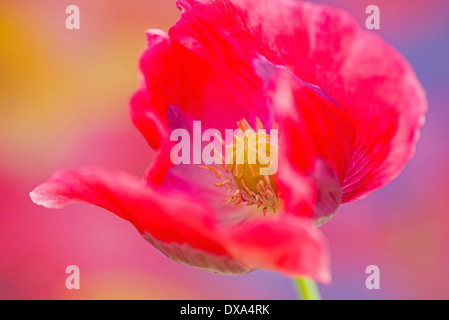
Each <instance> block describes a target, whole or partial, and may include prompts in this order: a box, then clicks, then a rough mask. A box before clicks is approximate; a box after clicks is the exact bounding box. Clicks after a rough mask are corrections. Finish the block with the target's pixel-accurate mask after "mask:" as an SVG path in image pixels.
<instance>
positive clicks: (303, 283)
mask: <svg viewBox="0 0 449 320" xmlns="http://www.w3.org/2000/svg"><path fill="white" fill-rule="evenodd" d="M293 282H294V284H295V288H296V292H297V294H298V297H300V298H302V300H321V295H320V291H319V290H318V286H317V285H316V283H315V281H313V280H311V279H309V278H296V279H293Z"/></svg>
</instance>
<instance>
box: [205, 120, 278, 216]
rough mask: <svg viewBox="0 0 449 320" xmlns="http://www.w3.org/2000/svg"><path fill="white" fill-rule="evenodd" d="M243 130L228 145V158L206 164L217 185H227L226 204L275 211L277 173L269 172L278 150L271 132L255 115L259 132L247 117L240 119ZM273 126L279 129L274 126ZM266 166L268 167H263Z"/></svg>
mask: <svg viewBox="0 0 449 320" xmlns="http://www.w3.org/2000/svg"><path fill="white" fill-rule="evenodd" d="M237 127H238V129H240V130H239V131H238V133H237V134H235V135H234V138H233V143H232V144H230V145H227V146H226V145H225V143H224V142H223V141H222V143H223V145H225V155H226V157H221V161H220V162H221V164H220V165H217V164H215V165H214V166H205V167H202V168H204V169H207V170H210V171H211V172H213V173H214V174H215V176H216V178H217V179H219V180H220V182H217V183H215V184H214V185H215V186H217V187H227V188H228V190H227V193H226V197H225V199H224V200H223V201H224V202H225V203H226V205H229V204H234V206H238V205H241V204H245V205H247V206H257V207H258V208H261V209H262V212H263V213H264V214H267V212H268V210H269V209H270V210H272V211H273V213H275V212H276V207H277V203H278V194H277V187H276V179H275V175H274V174H267V173H269V172H270V171H269V169H270V167H271V166H272V162H270V160H271V159H273V158H275V159H276V161H277V152H278V149H277V147H276V146H275V144H274V143H273V142H272V141H271V140H270V135H269V134H267V133H266V132H265V131H264V130H263V125H262V122H261V121H260V119H259V118H256V131H255V130H254V129H253V128H252V127H251V126H250V125H249V123H248V121H246V119H242V120H241V121H238V122H237ZM273 129H277V126H276V125H274V126H273ZM264 169H265V170H264Z"/></svg>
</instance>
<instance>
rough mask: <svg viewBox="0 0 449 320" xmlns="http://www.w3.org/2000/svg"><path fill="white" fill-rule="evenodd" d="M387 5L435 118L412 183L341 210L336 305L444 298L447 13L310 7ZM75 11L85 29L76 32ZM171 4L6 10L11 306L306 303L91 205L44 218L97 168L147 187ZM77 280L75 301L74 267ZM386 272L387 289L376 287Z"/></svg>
mask: <svg viewBox="0 0 449 320" xmlns="http://www.w3.org/2000/svg"><path fill="white" fill-rule="evenodd" d="M315 2H319V3H329V4H332V5H334V6H337V7H340V8H343V9H346V10H348V11H350V12H351V13H352V14H353V15H354V16H355V17H356V18H357V20H358V21H359V23H360V25H361V26H363V25H364V21H365V19H366V16H367V15H366V14H365V8H366V7H367V6H368V5H370V4H377V5H378V6H379V7H380V9H381V30H379V31H376V32H378V33H379V34H380V35H382V36H383V37H384V38H385V39H386V40H387V41H388V42H389V43H391V44H392V45H393V46H395V47H396V48H397V49H398V50H399V51H400V52H401V53H402V54H403V55H404V56H405V57H406V58H407V59H408V60H409V61H410V63H411V64H412V65H413V67H414V68H415V70H416V72H417V74H418V77H419V78H420V80H421V82H422V84H423V86H424V87H425V89H426V90H427V93H428V97H429V102H430V111H429V113H428V117H427V124H426V126H425V127H424V129H423V130H422V138H421V140H420V142H419V144H418V148H417V154H416V156H415V158H414V159H413V160H412V161H410V162H409V163H408V164H407V166H406V168H405V170H404V172H403V173H402V175H401V176H400V177H399V178H398V179H397V180H395V181H394V182H393V183H391V184H390V185H388V186H386V187H384V188H383V189H381V190H378V191H376V192H375V193H374V194H372V195H371V196H370V197H369V198H367V199H365V200H361V201H358V202H355V203H351V204H347V205H344V206H342V207H341V208H340V210H339V211H338V212H337V214H336V216H335V217H334V218H333V219H332V220H331V221H330V222H329V223H328V224H326V225H325V226H324V227H323V228H322V231H323V232H324V233H325V234H326V236H327V238H328V240H329V242H330V247H331V255H332V271H333V282H332V284H331V285H329V286H320V288H321V291H322V295H323V298H325V299H432V298H434V299H449V276H448V275H447V272H448V267H449V237H448V234H449V232H448V231H449V196H448V195H449V194H448V192H449V191H448V190H449V166H448V164H447V159H448V158H449V148H448V137H449V126H448V125H447V121H448V119H449V109H448V106H447V101H449V90H448V89H449V37H448V36H447V32H448V30H449V19H448V17H449V3H447V1H444V0H439V1H438V0H430V1H410V0H408V1H406V0H395V1H389V0H382V1H380V0H376V1H360V0H352V1H349V0H348V1H343V0H339V1H335V0H334V1H330V0H329V1H315ZM71 4H75V5H78V6H79V8H80V10H81V29H80V30H67V29H66V28H65V19H66V17H67V14H66V13H65V8H66V7H67V6H68V5H71ZM178 16H179V11H178V9H177V8H176V6H175V1H174V0H170V1H160V0H127V1H124V0H122V1H106V0H96V1H87V0H74V1H70V2H69V1H62V0H40V1H29V0H27V1H25V0H15V1H12V0H10V1H8V0H6V1H2V2H1V3H0V40H1V44H2V48H1V51H0V75H1V77H0V195H1V196H0V197H1V198H0V215H1V220H0V299H110V298H112V299H116V298H123V299H295V298H296V295H295V292H294V289H293V286H292V285H291V282H290V280H289V279H287V278H285V277H283V276H281V275H277V274H274V273H269V272H265V271H256V272H253V273H251V274H248V275H244V276H239V277H229V276H219V275H214V274H210V273H206V272H203V271H199V270H196V269H193V268H191V267H188V266H184V265H181V264H177V263H174V262H172V261H171V260H168V259H167V258H166V257H165V256H163V255H162V254H161V253H160V252H159V251H157V250H156V249H154V248H153V247H152V246H150V245H148V244H147V243H146V242H145V241H144V240H143V239H142V238H141V236H140V235H139V234H138V233H137V232H136V230H135V229H134V228H133V227H132V226H131V225H130V224H128V223H126V222H124V221H122V220H120V219H119V218H117V217H116V216H114V215H112V214H110V213H108V212H106V211H104V210H102V209H98V208H95V207H91V206H86V205H72V206H69V207H67V208H65V209H63V210H58V211H54V210H48V209H44V208H41V207H38V206H36V205H34V204H33V203H32V202H31V200H30V199H29V197H28V193H29V192H30V191H31V190H32V189H33V188H34V187H35V186H36V185H38V184H39V183H41V182H43V181H44V180H45V179H47V178H48V177H49V176H50V175H51V173H52V172H53V171H54V170H56V169H57V168H61V167H63V168H73V169H75V168H80V167H84V166H89V165H98V166H102V167H106V168H108V169H114V170H123V171H128V172H131V173H134V174H136V175H141V174H142V173H143V171H144V169H145V167H146V166H147V165H148V163H149V162H150V161H151V159H152V157H153V153H152V151H151V150H150V149H149V148H148V147H147V145H146V143H145V141H144V139H143V138H142V137H141V136H140V134H139V133H138V132H137V130H135V129H134V128H133V126H132V125H131V123H130V121H129V119H128V100H129V97H130V95H131V93H132V92H133V91H134V90H135V89H136V88H137V85H138V81H137V79H138V78H137V68H136V65H137V58H138V55H139V53H140V52H141V51H142V49H143V47H144V45H145V40H144V31H145V30H146V29H148V28H160V29H163V30H166V31H167V30H168V28H169V27H170V26H171V25H172V24H173V23H174V22H175V21H176V20H177V18H178ZM72 264H75V265H77V266H79V268H80V271H81V289H80V290H67V289H66V287H65V280H66V277H67V275H66V274H65V268H66V267H67V266H68V265H72ZM372 264H374V265H378V266H379V267H380V270H381V289H380V290H375V291H369V290H367V289H366V287H365V279H366V277H367V275H366V274H365V269H366V267H367V266H368V265H372Z"/></svg>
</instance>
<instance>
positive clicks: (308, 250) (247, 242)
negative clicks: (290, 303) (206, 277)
mask: <svg viewBox="0 0 449 320" xmlns="http://www.w3.org/2000/svg"><path fill="white" fill-rule="evenodd" d="M225 232H226V235H227V241H226V243H227V247H228V249H229V250H230V252H231V253H232V254H233V255H234V256H236V257H238V261H240V262H241V263H243V264H247V265H251V266H256V267H258V268H263V269H266V270H271V271H276V272H280V273H282V274H285V275H287V276H290V277H300V276H307V277H311V278H313V279H315V280H317V281H320V282H323V283H329V282H330V271H329V270H330V268H329V261H328V252H327V245H326V241H325V240H324V238H323V236H322V235H321V232H320V231H319V230H318V229H316V228H314V227H313V226H312V225H311V222H310V220H309V219H301V218H297V217H293V216H292V215H286V214H282V217H281V218H280V219H259V220H257V222H254V223H252V224H249V225H246V226H245V228H230V229H228V230H226V231H225Z"/></svg>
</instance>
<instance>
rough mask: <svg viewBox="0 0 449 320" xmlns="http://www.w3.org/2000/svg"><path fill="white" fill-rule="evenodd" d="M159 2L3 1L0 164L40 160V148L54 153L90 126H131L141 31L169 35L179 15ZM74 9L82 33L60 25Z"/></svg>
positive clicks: (169, 5)
mask: <svg viewBox="0 0 449 320" xmlns="http://www.w3.org/2000/svg"><path fill="white" fill-rule="evenodd" d="M161 2H162V1H155V0H151V1H150V0H147V1H145V0H138V1H136V0H132V1H87V0H83V1H74V2H66V1H57V0H42V1H24V0H21V1H2V2H1V3H0V26H1V27H0V43H1V44H2V47H1V51H0V75H1V76H0V157H2V158H1V160H2V161H5V158H6V159H9V160H13V161H18V159H22V161H26V160H27V159H30V157H34V160H36V161H42V162H45V161H47V160H48V159H47V158H46V157H47V156H46V153H45V150H50V149H53V150H52V151H53V152H51V153H50V152H49V153H48V156H50V155H53V156H54V155H55V154H57V153H58V148H64V144H65V143H67V141H73V140H76V135H78V134H79V132H80V131H81V132H82V131H83V130H88V129H89V128H90V127H94V125H93V124H94V123H97V122H100V121H102V120H104V119H112V118H114V117H115V118H116V119H120V120H119V121H128V118H127V107H128V101H129V97H130V95H131V94H132V93H133V91H134V90H136V88H137V86H138V73H137V68H136V66H137V60H138V55H139V54H140V52H141V51H142V49H143V48H144V46H145V38H144V31H145V30H146V29H148V28H161V29H163V30H165V31H167V30H168V28H169V27H170V26H171V25H172V24H173V23H174V22H175V21H176V19H177V17H178V15H179V11H178V10H177V8H176V6H175V4H174V2H169V1H167V3H164V4H162V3H161ZM164 2H165V1H164ZM71 4H75V5H77V6H78V7H79V8H80V17H81V29H80V30H68V29H67V28H66V26H65V20H66V18H67V17H68V16H69V14H66V12H65V9H66V7H67V6H68V5H71ZM156 9H157V10H156ZM161 12H162V13H163V14H161ZM70 139H72V140H70ZM19 161H20V160H19Z"/></svg>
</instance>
